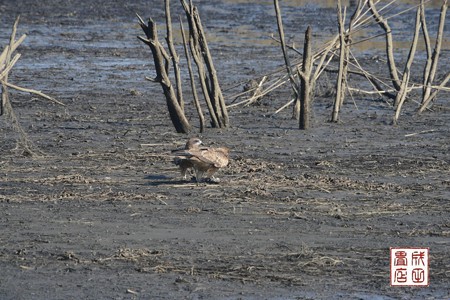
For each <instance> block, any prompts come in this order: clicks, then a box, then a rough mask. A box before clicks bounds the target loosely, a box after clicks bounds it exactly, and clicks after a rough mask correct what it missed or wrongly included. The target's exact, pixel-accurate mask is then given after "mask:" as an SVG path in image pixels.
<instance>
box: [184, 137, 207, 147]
mask: <svg viewBox="0 0 450 300" xmlns="http://www.w3.org/2000/svg"><path fill="white" fill-rule="evenodd" d="M202 144H203V142H202V141H201V140H200V139H199V138H197V137H193V138H190V139H189V140H188V141H187V143H186V149H192V148H198V147H200V145H202Z"/></svg>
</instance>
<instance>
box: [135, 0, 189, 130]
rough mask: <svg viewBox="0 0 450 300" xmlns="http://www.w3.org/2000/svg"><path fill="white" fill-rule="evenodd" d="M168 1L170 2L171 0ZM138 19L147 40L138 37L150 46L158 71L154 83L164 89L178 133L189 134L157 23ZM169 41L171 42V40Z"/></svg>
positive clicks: (171, 117)
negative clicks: (170, 75)
mask: <svg viewBox="0 0 450 300" xmlns="http://www.w3.org/2000/svg"><path fill="white" fill-rule="evenodd" d="M166 1H167V2H169V0H166ZM167 2H166V3H167ZM137 17H138V19H139V25H140V26H141V28H142V30H143V31H144V33H145V35H146V38H145V37H142V36H138V39H139V40H141V41H142V42H144V43H145V44H146V45H148V46H149V47H150V50H151V51H152V54H153V60H154V63H155V70H156V77H155V79H154V81H155V82H158V83H159V84H160V85H161V87H162V89H163V92H164V96H165V98H166V104H167V108H168V110H169V115H170V119H171V121H172V124H173V125H174V127H175V130H176V131H177V132H180V133H188V132H189V131H190V130H191V125H190V124H189V122H188V120H187V118H186V116H185V114H184V111H183V109H182V107H181V106H180V100H179V99H178V98H177V95H176V93H175V90H174V88H173V85H172V83H171V81H170V78H169V74H168V71H169V64H170V57H169V55H168V54H167V52H166V51H165V49H164V47H163V46H162V45H161V43H160V42H159V40H158V31H157V28H156V23H155V22H154V21H153V20H152V19H151V18H150V19H149V20H148V23H147V24H145V23H144V21H143V20H142V18H141V17H140V16H139V15H137ZM166 17H167V16H166ZM167 40H168V41H170V39H169V38H168V39H167ZM169 47H170V46H169Z"/></svg>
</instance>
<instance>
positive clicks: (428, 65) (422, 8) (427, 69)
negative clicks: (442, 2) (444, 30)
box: [420, 0, 432, 100]
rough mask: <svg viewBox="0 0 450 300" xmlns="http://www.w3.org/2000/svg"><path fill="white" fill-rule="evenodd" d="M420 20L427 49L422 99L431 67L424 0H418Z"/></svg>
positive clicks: (425, 91)
mask: <svg viewBox="0 0 450 300" xmlns="http://www.w3.org/2000/svg"><path fill="white" fill-rule="evenodd" d="M420 22H421V23H422V33H423V39H424V42H425V49H426V51H427V62H426V64H425V67H424V69H423V87H422V100H423V99H424V98H425V94H427V90H428V89H427V87H426V86H427V83H428V78H429V76H430V68H431V62H432V59H431V57H432V50H431V41H430V35H429V34H428V29H427V21H426V19H425V3H424V0H421V1H420Z"/></svg>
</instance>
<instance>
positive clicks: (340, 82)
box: [331, 0, 347, 122]
mask: <svg viewBox="0 0 450 300" xmlns="http://www.w3.org/2000/svg"><path fill="white" fill-rule="evenodd" d="M344 18H345V9H344V16H342V8H341V1H340V0H338V23H339V41H340V54H339V72H338V76H337V79H336V98H335V100H334V106H333V114H332V116H331V122H337V121H338V119H339V117H338V116H339V110H340V108H341V106H342V104H343V101H344V89H345V82H344V64H345V58H346V51H347V50H346V42H345V33H344Z"/></svg>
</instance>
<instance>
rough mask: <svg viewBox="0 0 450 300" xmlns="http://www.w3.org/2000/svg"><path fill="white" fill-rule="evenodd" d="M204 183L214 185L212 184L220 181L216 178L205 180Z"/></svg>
mask: <svg viewBox="0 0 450 300" xmlns="http://www.w3.org/2000/svg"><path fill="white" fill-rule="evenodd" d="M204 181H205V182H207V183H214V184H219V183H220V179H219V178H216V177H210V178H205V179H204Z"/></svg>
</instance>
